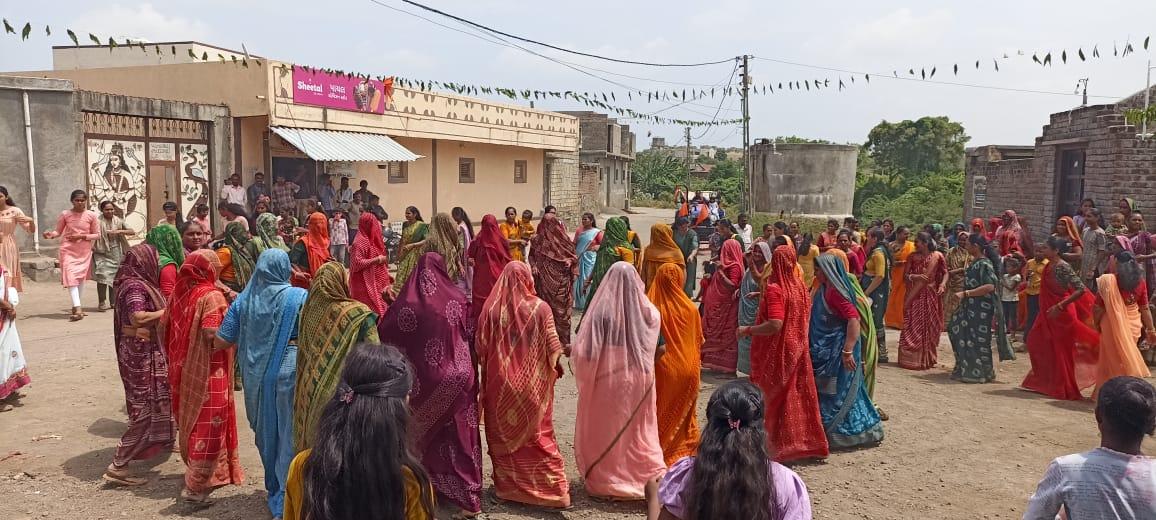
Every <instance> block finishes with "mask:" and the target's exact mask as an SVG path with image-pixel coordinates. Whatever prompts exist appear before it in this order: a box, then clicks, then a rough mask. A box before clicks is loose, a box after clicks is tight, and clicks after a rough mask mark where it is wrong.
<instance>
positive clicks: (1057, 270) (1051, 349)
mask: <svg viewBox="0 0 1156 520" xmlns="http://www.w3.org/2000/svg"><path fill="white" fill-rule="evenodd" d="M1040 248H1041V250H1042V251H1043V253H1044V258H1047V259H1048V265H1047V267H1045V268H1044V277H1043V281H1042V283H1041V284H1040V312H1041V313H1042V314H1041V316H1040V317H1039V318H1036V324H1035V326H1034V327H1033V328H1032V333H1031V335H1030V336H1028V355H1029V356H1030V357H1031V360H1032V369H1031V371H1030V372H1028V375H1027V377H1025V378H1024V382H1023V383H1022V384H1021V385H1020V386H1022V387H1023V388H1024V389H1025V390H1031V391H1033V392H1039V393H1041V394H1044V395H1048V396H1051V397H1053V398H1056V399H1064V400H1069V401H1079V400H1081V399H1083V398H1084V396H1083V395H1082V394H1081V393H1080V391H1081V390H1083V389H1085V388H1088V387H1090V386H1092V385H1093V384H1095V382H1096V378H1095V375H1096V363H1097V352H1096V350H1097V348H1096V347H1097V346H1098V345H1099V344H1100V335H1099V334H1098V333H1097V332H1096V331H1095V330H1093V329H1092V328H1091V327H1089V326H1088V325H1087V324H1086V323H1085V321H1090V320H1091V317H1092V303H1093V298H1092V294H1091V293H1090V292H1088V291H1087V290H1086V289H1085V287H1084V282H1083V281H1081V280H1080V277H1079V275H1077V274H1076V271H1075V270H1073V269H1072V266H1070V265H1068V263H1067V262H1065V261H1064V259H1063V256H1062V255H1063V254H1064V253H1065V252H1067V249H1068V242H1067V241H1066V240H1064V239H1063V238H1060V237H1055V236H1053V237H1051V238H1049V239H1048V241H1047V243H1046V244H1041V245H1040Z"/></svg>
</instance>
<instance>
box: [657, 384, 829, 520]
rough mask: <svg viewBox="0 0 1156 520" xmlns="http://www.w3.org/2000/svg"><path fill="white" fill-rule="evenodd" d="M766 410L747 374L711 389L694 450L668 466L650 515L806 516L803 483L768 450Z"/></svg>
mask: <svg viewBox="0 0 1156 520" xmlns="http://www.w3.org/2000/svg"><path fill="white" fill-rule="evenodd" d="M764 413H765V404H764V402H763V392H762V390H759V387H757V386H755V385H754V384H752V383H751V382H750V381H748V380H745V379H739V380H734V381H731V382H729V383H726V384H724V385H722V386H720V387H719V388H718V390H715V392H714V394H712V395H711V396H710V402H709V403H708V404H707V407H706V418H707V420H706V424H705V425H704V426H703V430H702V439H701V440H700V441H699V446H698V454H697V455H695V456H694V457H685V458H683V459H681V460H679V461H678V462H675V463H674V465H673V466H671V467H670V471H668V472H667V473H666V476H665V477H663V480H662V484H661V486H660V488H659V492H658V495H659V501H660V504H652V505H651V508H650V514H649V516H648V518H649V520H709V519H715V518H742V519H745V520H809V519H810V518H811V499H810V497H809V496H808V494H807V486H806V484H804V483H803V480H802V479H801V478H799V476H798V475H797V474H795V472H794V471H791V470H790V469H787V468H786V467H784V466H782V465H780V464H778V463H777V462H773V461H772V457H771V454H770V453H768V452H767V431H766V430H765V429H764V427H763V415H764Z"/></svg>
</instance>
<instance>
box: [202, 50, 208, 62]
mask: <svg viewBox="0 0 1156 520" xmlns="http://www.w3.org/2000/svg"><path fill="white" fill-rule="evenodd" d="M201 61H209V53H208V51H205V52H202V53H201Z"/></svg>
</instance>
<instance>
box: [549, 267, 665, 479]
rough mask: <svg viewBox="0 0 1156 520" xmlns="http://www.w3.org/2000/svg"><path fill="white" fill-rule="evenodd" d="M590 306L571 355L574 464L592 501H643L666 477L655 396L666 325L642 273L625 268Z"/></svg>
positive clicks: (615, 272)
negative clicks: (657, 361) (660, 342)
mask: <svg viewBox="0 0 1156 520" xmlns="http://www.w3.org/2000/svg"><path fill="white" fill-rule="evenodd" d="M590 303H591V305H590V311H589V312H588V313H587V314H586V316H585V317H584V318H583V326H582V328H581V329H579V330H578V337H577V338H576V339H575V340H574V348H573V350H572V353H571V354H570V366H571V370H573V372H574V381H575V384H576V385H577V387H578V413H577V416H576V418H575V421H574V458H575V461H576V462H577V464H578V472H579V473H580V474H581V475H582V480H583V483H584V484H585V486H586V492H587V493H589V494H590V495H592V496H598V497H614V498H619V499H628V500H641V499H643V498H645V497H646V493H645V487H646V484H647V483H648V482H649V481H651V480H653V479H654V478H655V477H657V476H659V475H662V474H663V473H665V472H666V463H665V461H664V460H663V456H662V446H661V445H660V444H659V440H658V419H657V418H658V412H657V408H656V404H655V403H656V401H655V394H654V390H655V370H654V354H655V349H656V345H657V344H658V332H659V327H660V325H661V320H660V318H659V314H658V309H657V308H655V306H654V304H652V303H650V300H647V299H646V290H645V289H644V288H643V284H642V280H641V279H640V278H639V277H638V272H637V271H635V270H634V269H633V268H632V267H631V266H630V265H628V264H625V263H623V262H619V263H616V264H614V266H612V267H611V268H610V271H609V272H608V273H607V274H606V278H605V280H604V281H603V283H602V286H601V287H600V288H599V289H598V292H597V293H596V294H595V295H594V298H593V299H592V300H591V302H590Z"/></svg>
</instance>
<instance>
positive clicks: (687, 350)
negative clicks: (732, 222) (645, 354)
mask: <svg viewBox="0 0 1156 520" xmlns="http://www.w3.org/2000/svg"><path fill="white" fill-rule="evenodd" d="M685 277H686V271H685V270H683V269H682V268H681V267H679V266H678V265H677V264H663V265H662V266H660V267H659V268H658V274H656V275H655V277H654V283H652V284H651V285H650V290H648V291H647V293H646V296H647V297H648V298H650V302H651V303H653V304H654V306H655V307H656V308H658V315H659V318H660V320H661V322H662V323H661V326H660V327H659V333H660V334H661V335H660V336H659V342H661V343H663V344H665V348H666V353H665V354H663V355H662V357H660V358H659V359H658V362H656V363H655V366H654V373H655V396H656V398H657V406H658V442H659V444H660V445H661V446H662V456H663V459H665V461H666V464H667V465H668V466H669V465H671V464H674V462H675V461H677V460H678V459H681V458H683V457H687V456H690V455H694V453H695V451H696V450H697V449H698V437H699V432H698V419H697V417H698V406H697V402H698V390H699V385H700V383H701V378H702V375H701V370H702V362H701V361H700V360H699V348H700V347H702V318H701V317H700V316H699V314H698V309H696V308H695V307H694V303H692V302H691V301H690V298H689V297H687V295H686V292H684V291H683V290H682V287H683V284H684V282H683V279H684V278H685Z"/></svg>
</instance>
